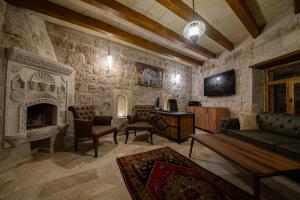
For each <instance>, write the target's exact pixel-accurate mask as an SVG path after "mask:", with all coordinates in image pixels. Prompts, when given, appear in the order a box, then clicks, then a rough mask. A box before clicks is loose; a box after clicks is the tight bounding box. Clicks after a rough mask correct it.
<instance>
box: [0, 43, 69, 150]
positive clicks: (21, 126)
mask: <svg viewBox="0 0 300 200" xmlns="http://www.w3.org/2000/svg"><path fill="white" fill-rule="evenodd" d="M1 51H2V52H4V58H2V59H5V74H6V75H5V87H4V90H5V92H4V94H5V99H4V111H3V115H4V121H3V129H4V141H5V142H6V143H9V144H10V145H11V148H17V147H20V146H23V148H29V149H30V144H31V143H32V142H35V141H39V140H45V139H48V140H50V146H49V151H50V152H52V151H53V148H52V147H53V143H54V141H55V137H56V135H57V134H58V133H59V131H60V129H63V128H65V126H66V124H68V111H67V108H68V106H69V105H71V104H73V102H74V71H73V69H72V68H71V67H69V66H67V65H63V64H61V63H57V62H54V61H52V60H48V59H45V58H42V57H40V56H36V55H34V54H31V53H29V52H26V51H23V50H20V49H16V48H4V49H2V50H1ZM29 152H30V151H29Z"/></svg>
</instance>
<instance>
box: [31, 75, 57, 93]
mask: <svg viewBox="0 0 300 200" xmlns="http://www.w3.org/2000/svg"><path fill="white" fill-rule="evenodd" d="M28 84H29V87H30V89H31V90H36V89H37V86H39V88H40V90H41V91H47V90H48V89H49V88H50V91H51V92H54V91H55V89H56V85H55V80H54V78H53V77H52V76H51V75H50V74H49V73H46V72H42V71H40V72H37V73H35V74H33V75H32V78H31V80H30V81H29V82H28Z"/></svg>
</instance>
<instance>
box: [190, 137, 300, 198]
mask: <svg viewBox="0 0 300 200" xmlns="http://www.w3.org/2000/svg"><path fill="white" fill-rule="evenodd" d="M191 138H192V141H191V148H190V154H189V157H190V158H191V154H192V150H193V145H194V140H196V141H198V142H200V143H201V144H203V145H204V146H206V147H208V148H210V149H211V150H213V151H215V152H216V153H218V154H219V155H221V156H223V157H224V158H225V159H228V160H230V161H231V162H233V163H235V164H237V165H238V166H240V167H242V168H243V169H245V170H246V171H247V172H248V173H250V174H251V175H252V177H253V192H254V198H255V199H260V179H261V178H265V177H271V176H277V175H283V174H285V173H288V172H292V171H297V170H300V162H297V161H293V160H289V159H288V158H286V157H283V156H281V155H279V154H275V153H273V152H270V151H266V150H264V149H262V148H260V147H257V146H255V145H252V144H249V143H246V142H243V141H240V140H238V139H235V138H232V137H229V136H226V135H223V134H195V135H192V136H191Z"/></svg>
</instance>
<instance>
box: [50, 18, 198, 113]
mask: <svg viewBox="0 0 300 200" xmlns="http://www.w3.org/2000/svg"><path fill="white" fill-rule="evenodd" d="M47 30H48V34H49V37H50V39H51V40H52V44H53V46H54V49H55V52H56V55H57V59H58V62H61V63H64V64H67V65H70V66H72V67H73V68H74V69H75V71H76V76H75V82H76V87H75V89H76V91H75V104H94V105H96V106H97V111H98V113H99V114H105V115H115V114H116V108H115V106H116V104H115V103H114V102H115V98H116V96H117V94H124V95H125V96H127V97H128V98H129V101H130V102H129V107H131V106H133V105H135V104H154V102H155V98H157V97H162V98H164V97H170V98H176V99H177V100H178V106H179V109H180V110H184V109H185V107H186V105H187V102H188V100H189V99H190V95H191V72H192V69H191V67H189V66H186V65H183V64H180V63H176V62H173V61H170V60H167V59H163V58H159V57H157V56H154V55H150V54H147V53H144V52H142V51H139V50H135V49H133V48H130V47H126V46H123V45H120V44H116V43H113V42H110V41H107V40H104V39H101V38H99V37H95V36H91V35H88V34H86V33H82V32H79V31H75V30H72V29H69V28H65V27H61V26H58V25H54V24H51V23H47ZM109 48H110V49H111V54H112V56H113V62H114V63H113V68H112V69H111V70H110V71H109V72H108V71H107V66H106V64H105V61H106V56H107V54H108V49H109ZM135 62H141V63H145V64H149V65H153V66H157V67H161V68H163V70H164V75H163V87H162V88H152V87H141V86H137V85H136V69H135ZM175 73H180V74H181V80H180V84H174V83H173V82H172V75H173V74H175ZM128 111H129V112H130V111H131V108H129V110H128Z"/></svg>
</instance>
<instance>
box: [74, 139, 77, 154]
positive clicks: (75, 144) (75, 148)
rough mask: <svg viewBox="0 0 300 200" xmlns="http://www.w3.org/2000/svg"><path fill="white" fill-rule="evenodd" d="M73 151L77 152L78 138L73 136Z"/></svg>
mask: <svg viewBox="0 0 300 200" xmlns="http://www.w3.org/2000/svg"><path fill="white" fill-rule="evenodd" d="M74 150H75V151H77V150H78V137H77V136H74Z"/></svg>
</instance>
